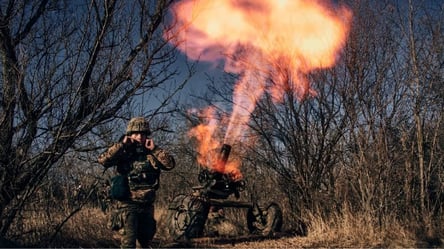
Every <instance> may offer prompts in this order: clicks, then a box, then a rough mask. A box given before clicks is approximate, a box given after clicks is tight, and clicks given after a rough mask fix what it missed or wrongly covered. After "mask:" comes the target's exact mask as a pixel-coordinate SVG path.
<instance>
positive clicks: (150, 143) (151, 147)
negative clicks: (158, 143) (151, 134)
mask: <svg viewBox="0 0 444 249" xmlns="http://www.w3.org/2000/svg"><path fill="white" fill-rule="evenodd" d="M145 147H146V148H147V149H148V150H154V147H155V145H154V140H153V139H152V138H147V139H146V141H145Z"/></svg>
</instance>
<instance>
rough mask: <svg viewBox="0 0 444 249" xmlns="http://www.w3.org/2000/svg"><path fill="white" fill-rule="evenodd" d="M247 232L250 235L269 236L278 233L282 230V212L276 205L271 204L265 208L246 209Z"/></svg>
mask: <svg viewBox="0 0 444 249" xmlns="http://www.w3.org/2000/svg"><path fill="white" fill-rule="evenodd" d="M247 225H248V230H249V231H250V233H252V234H259V235H264V236H271V235H273V234H274V233H276V232H280V231H281V228H282V210H281V208H280V207H279V205H278V204H276V203H274V202H273V203H271V204H270V205H268V207H267V208H265V209H263V210H262V209H261V208H259V207H257V206H254V207H252V208H249V209H248V213H247Z"/></svg>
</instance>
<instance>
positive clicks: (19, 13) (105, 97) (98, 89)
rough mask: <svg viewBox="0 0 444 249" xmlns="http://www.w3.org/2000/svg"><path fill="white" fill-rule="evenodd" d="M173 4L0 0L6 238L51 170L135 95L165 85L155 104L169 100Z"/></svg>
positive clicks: (0, 200) (1, 189) (0, 192)
mask: <svg viewBox="0 0 444 249" xmlns="http://www.w3.org/2000/svg"><path fill="white" fill-rule="evenodd" d="M171 2H172V1H171V0H159V1H148V0H147V1H143V0H141V1H132V2H126V1H115V0H105V1H95V0H91V1H48V0H41V1H14V0H11V1H2V2H1V3H0V24H1V25H0V54H1V58H2V61H1V63H0V66H1V67H0V68H1V73H2V78H1V80H0V82H1V92H0V124H1V126H0V144H1V146H0V220H1V224H0V236H4V235H5V234H6V233H7V231H8V229H9V227H10V225H11V223H12V222H13V220H14V217H15V216H16V214H17V212H19V210H20V208H21V207H22V206H23V204H24V203H25V202H26V201H27V200H28V198H29V197H30V196H31V195H33V193H34V192H35V188H36V186H37V185H38V184H39V183H41V182H42V180H43V179H44V178H45V176H46V175H47V173H48V171H49V170H50V169H51V167H52V166H53V165H54V164H55V163H57V161H58V160H59V159H60V158H61V157H62V156H63V155H64V154H65V153H66V152H67V151H69V150H72V149H73V148H75V149H79V148H84V147H87V148H89V149H91V148H92V149H94V148H97V147H98V146H100V145H101V144H103V142H100V140H97V139H99V138H100V137H101V136H99V134H100V133H101V132H103V131H106V129H105V128H107V127H108V128H112V126H111V125H110V124H111V121H113V120H115V118H118V117H120V118H125V117H128V116H129V115H130V114H125V112H124V110H123V107H126V106H127V105H131V100H132V99H133V97H134V96H136V95H147V94H149V93H152V92H153V91H154V90H155V89H159V88H160V87H163V89H170V90H169V91H168V92H167V93H166V97H165V99H164V100H162V99H160V100H158V101H160V104H159V105H160V106H165V105H166V104H167V103H168V101H170V100H171V98H170V96H171V95H172V94H174V93H175V92H176V89H174V85H172V86H170V87H169V88H168V87H167V84H169V83H174V81H173V80H172V77H173V76H175V75H176V74H177V71H175V68H174V66H173V63H174V62H175V60H176V57H175V52H174V51H175V50H174V48H173V47H172V46H169V45H168V41H167V40H165V39H164V38H163V36H162V35H163V31H164V30H165V29H167V28H168V26H167V25H165V20H166V18H167V10H168V7H169V5H170V4H171ZM142 104H143V105H147V104H152V103H149V102H146V103H142ZM152 109H155V108H152ZM156 110H159V108H157V109H156ZM154 111H155V110H154ZM140 114H143V115H147V114H148V113H147V112H145V113H140ZM151 114H153V113H151ZM86 137H88V139H85V138H86ZM91 137H93V138H94V139H90V138H91ZM105 142H109V141H105Z"/></svg>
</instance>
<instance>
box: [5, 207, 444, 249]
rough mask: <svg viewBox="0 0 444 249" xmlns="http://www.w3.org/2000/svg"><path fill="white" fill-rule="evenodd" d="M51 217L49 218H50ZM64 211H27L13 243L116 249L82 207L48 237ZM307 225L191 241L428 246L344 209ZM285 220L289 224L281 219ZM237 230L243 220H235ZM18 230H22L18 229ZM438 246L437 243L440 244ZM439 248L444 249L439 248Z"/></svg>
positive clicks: (390, 222) (159, 215)
mask: <svg viewBox="0 0 444 249" xmlns="http://www.w3.org/2000/svg"><path fill="white" fill-rule="evenodd" d="M166 212H167V210H166V209H165V208H157V210H156V213H155V217H156V219H157V220H158V232H157V234H156V237H155V239H156V246H158V247H168V246H171V241H169V238H168V234H167V230H166V227H165V220H164V219H165V217H166ZM49 214H50V216H49ZM231 215H234V216H235V218H234V219H238V220H242V219H243V217H244V216H243V214H242V213H236V211H233V213H232V214H231ZM64 217H66V213H62V212H60V213H57V212H54V211H53V212H50V213H48V212H35V211H33V212H29V213H28V214H27V215H26V216H23V219H22V220H21V221H20V222H18V223H17V224H16V226H15V227H14V228H15V231H13V232H14V234H15V235H17V236H18V237H16V238H15V239H16V241H19V242H21V243H22V244H21V246H24V247H74V248H81V247H94V248H104V247H118V246H119V241H118V239H117V238H116V237H115V234H114V233H113V232H112V231H110V230H109V229H108V228H107V226H106V224H107V221H108V217H107V215H106V214H105V213H103V212H102V211H101V210H100V209H98V208H84V209H83V210H81V211H80V212H78V213H77V214H76V215H74V216H73V217H72V218H71V219H70V220H69V221H68V222H67V223H66V224H65V225H64V226H63V228H62V229H61V231H60V233H58V234H57V236H56V237H54V240H52V241H50V240H49V239H50V238H51V236H52V235H53V233H54V231H53V229H54V224H58V223H59V222H60V221H61V220H62V219H63V218H64ZM306 218H307V220H309V221H310V224H309V231H308V236H306V237H299V236H295V235H291V233H283V234H279V236H277V237H275V238H263V237H257V236H256V237H254V236H253V237H252V236H249V235H248V234H246V233H245V229H244V230H241V232H240V234H239V235H238V236H235V237H233V236H231V237H225V238H201V239H195V240H193V247H196V248H208V247H210V248H232V247H233V246H236V248H305V247H312V248H327V247H328V248H331V247H348V248H349V247H353V248H357V247H359V248H363V247H366V248H381V247H384V248H387V247H390V248H406V247H409V248H414V247H430V245H429V244H424V243H423V242H421V241H418V239H417V237H416V236H415V233H414V232H412V231H409V230H408V229H407V228H406V227H405V226H402V225H401V224H400V223H399V222H398V221H396V220H395V219H391V218H385V219H383V220H381V221H380V220H377V219H376V218H375V217H374V216H372V215H370V214H365V213H364V214H363V213H358V214H352V213H350V212H348V211H344V212H343V214H342V215H339V214H337V215H333V216H332V218H329V219H323V218H320V217H318V216H315V215H307V217H306ZM286 222H289V221H286ZM234 223H235V224H236V225H238V226H242V225H243V224H241V223H243V221H235V222H234ZM17 229H21V230H17ZM439 243H442V241H441V240H439ZM439 243H438V244H437V245H438V246H439V245H440V246H443V245H442V244H439Z"/></svg>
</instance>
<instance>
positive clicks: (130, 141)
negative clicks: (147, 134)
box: [122, 136, 134, 145]
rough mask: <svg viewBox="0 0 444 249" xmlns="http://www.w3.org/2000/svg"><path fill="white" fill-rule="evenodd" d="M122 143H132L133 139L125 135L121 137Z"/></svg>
mask: <svg viewBox="0 0 444 249" xmlns="http://www.w3.org/2000/svg"><path fill="white" fill-rule="evenodd" d="M122 143H123V144H125V145H130V144H133V143H134V141H133V139H132V138H131V137H130V136H125V137H124V138H123V141H122Z"/></svg>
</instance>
